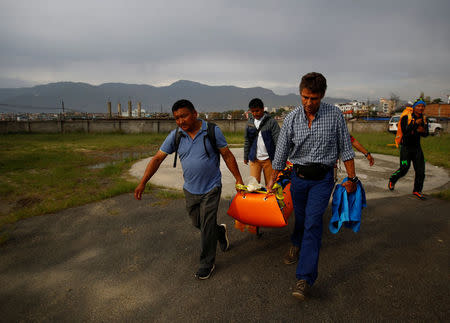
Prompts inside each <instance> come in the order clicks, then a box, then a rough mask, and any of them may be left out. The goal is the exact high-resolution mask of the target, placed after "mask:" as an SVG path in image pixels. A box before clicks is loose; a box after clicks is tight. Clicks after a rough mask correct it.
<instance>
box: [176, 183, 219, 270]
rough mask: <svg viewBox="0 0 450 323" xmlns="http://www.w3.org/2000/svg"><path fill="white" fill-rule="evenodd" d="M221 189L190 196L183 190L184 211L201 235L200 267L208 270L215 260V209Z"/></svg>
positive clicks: (216, 188)
mask: <svg viewBox="0 0 450 323" xmlns="http://www.w3.org/2000/svg"><path fill="white" fill-rule="evenodd" d="M221 192H222V187H220V186H219V187H215V188H213V189H212V190H211V191H209V192H208V193H206V194H191V193H189V192H188V191H186V190H184V196H185V198H186V210H187V212H188V214H189V217H190V218H191V220H192V225H193V226H194V227H196V228H197V229H199V230H200V233H201V252H200V267H201V268H210V267H211V266H212V265H213V264H214V261H215V259H216V247H217V237H218V230H219V229H218V228H219V227H218V225H217V209H218V208H219V201H220V193H221Z"/></svg>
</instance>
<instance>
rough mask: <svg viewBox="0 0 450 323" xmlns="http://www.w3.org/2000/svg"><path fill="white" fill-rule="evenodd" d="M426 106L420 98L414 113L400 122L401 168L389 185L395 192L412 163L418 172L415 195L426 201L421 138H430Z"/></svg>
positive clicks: (415, 179) (414, 107)
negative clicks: (423, 192)
mask: <svg viewBox="0 0 450 323" xmlns="http://www.w3.org/2000/svg"><path fill="white" fill-rule="evenodd" d="M425 106H426V103H425V101H424V100H423V99H422V98H419V99H418V100H417V101H416V102H415V103H414V104H413V108H412V112H411V113H410V114H405V115H404V116H403V117H401V119H400V121H399V127H401V134H402V136H401V141H400V145H401V147H400V168H399V169H397V170H396V171H395V172H394V173H393V174H392V175H391V177H390V178H389V183H388V188H389V189H390V190H391V191H392V190H394V186H395V183H396V182H397V181H398V180H399V179H400V178H401V177H403V176H405V175H406V173H408V170H409V167H410V166H411V162H412V163H413V165H414V171H415V172H416V176H415V178H414V189H413V195H414V196H415V197H417V198H419V199H421V200H424V199H425V197H424V196H423V194H422V188H423V181H424V179H425V158H424V156H423V152H422V147H421V146H420V137H426V136H428V123H427V121H426V118H425V116H424V114H423V112H424V110H425Z"/></svg>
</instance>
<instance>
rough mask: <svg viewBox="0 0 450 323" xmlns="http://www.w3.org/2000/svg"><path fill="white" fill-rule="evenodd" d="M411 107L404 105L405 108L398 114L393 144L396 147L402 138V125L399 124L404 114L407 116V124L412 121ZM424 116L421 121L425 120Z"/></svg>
mask: <svg viewBox="0 0 450 323" xmlns="http://www.w3.org/2000/svg"><path fill="white" fill-rule="evenodd" d="M412 115H413V108H412V107H406V108H405V110H403V112H402V114H401V115H400V119H399V120H398V124H397V134H396V135H395V146H396V147H397V148H398V145H400V143H401V142H402V138H403V132H402V126H401V122H402V118H403V117H404V116H408V123H407V124H408V125H409V124H410V123H411V121H413V117H412ZM426 120H427V119H426V117H425V116H423V121H424V123H425V122H426Z"/></svg>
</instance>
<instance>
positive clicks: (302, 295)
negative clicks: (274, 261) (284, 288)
mask: <svg viewBox="0 0 450 323" xmlns="http://www.w3.org/2000/svg"><path fill="white" fill-rule="evenodd" d="M308 289H309V285H308V283H307V282H306V280H304V279H299V280H297V283H296V284H295V287H294V290H293V291H292V296H294V297H295V298H297V299H299V300H301V301H304V300H305V299H306V294H307V292H308Z"/></svg>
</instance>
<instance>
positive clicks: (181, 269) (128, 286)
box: [0, 194, 450, 322]
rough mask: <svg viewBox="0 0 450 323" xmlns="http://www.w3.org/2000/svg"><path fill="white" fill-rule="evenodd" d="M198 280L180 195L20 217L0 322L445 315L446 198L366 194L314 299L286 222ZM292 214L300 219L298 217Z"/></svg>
mask: <svg viewBox="0 0 450 323" xmlns="http://www.w3.org/2000/svg"><path fill="white" fill-rule="evenodd" d="M227 205H228V201H222V202H221V206H220V216H219V221H220V222H224V223H226V224H227V225H228V227H229V232H230V239H231V242H232V249H231V250H230V251H229V252H226V253H222V252H221V251H220V250H218V252H217V259H216V263H217V268H216V271H215V272H214V274H213V276H212V277H211V279H209V280H206V281H197V280H195V279H194V276H193V273H194V272H195V270H196V267H197V259H198V250H199V244H200V242H199V234H198V232H196V230H195V228H193V227H192V226H191V225H190V221H189V219H188V217H187V215H186V213H185V211H184V200H183V199H175V200H162V201H161V200H157V199H156V197H155V196H154V195H152V194H147V195H145V196H144V197H143V200H142V201H140V202H138V201H135V200H134V199H133V197H132V195H131V194H126V195H121V196H118V197H115V198H112V199H109V200H106V201H102V202H98V203H93V204H89V205H85V206H82V207H77V208H73V209H68V210H65V211H63V212H59V213H57V214H53V215H46V216H41V217H35V218H31V219H27V220H24V221H21V222H19V223H17V228H16V229H15V231H14V232H13V233H12V235H11V238H10V240H9V241H8V242H6V243H5V244H4V245H2V246H0V285H1V286H2V287H1V289H0V321H5V322H11V321H21V320H24V321H128V322H129V321H158V322H166V321H238V322H239V321H245V322H247V321H250V322H256V321H292V322H298V321H301V320H305V321H350V320H351V321H380V320H390V321H394V320H395V321H398V320H401V321H445V320H446V319H448V317H450V309H449V305H448V304H449V302H448V300H449V299H450V297H449V296H450V295H449V294H450V293H449V291H450V289H449V286H450V284H449V275H448V255H449V248H448V245H449V238H450V237H449V231H448V223H449V222H448V210H449V206H450V203H449V202H446V201H441V200H437V199H432V198H431V199H429V200H427V201H419V200H416V199H414V198H412V197H410V196H400V197H396V198H383V199H378V200H370V201H369V205H368V208H367V209H365V210H364V213H363V222H362V225H361V231H360V232H359V233H357V234H355V233H353V232H351V231H350V230H348V229H341V231H340V232H339V233H338V234H337V235H332V234H331V233H329V231H328V227H327V225H328V220H329V218H330V210H328V211H327V213H326V217H325V219H324V232H325V233H324V237H323V247H322V252H321V258H320V263H319V267H320V272H319V279H318V281H317V283H316V284H315V286H314V288H313V290H312V293H311V298H310V299H309V300H308V301H306V302H304V303H299V302H298V301H297V300H296V299H294V298H293V297H291V296H290V291H291V289H292V287H293V285H294V283H295V266H286V265H284V264H283V263H282V260H281V259H282V256H283V254H284V253H285V252H286V250H287V249H288V247H289V231H290V229H291V227H292V224H293V221H291V222H290V224H289V226H288V227H285V228H280V229H268V228H264V229H262V232H263V236H262V237H261V238H260V239H258V238H256V237H255V236H253V235H251V234H248V233H242V232H240V231H237V230H236V229H234V228H233V221H232V219H231V218H230V217H228V216H227V215H225V212H226V208H227ZM291 220H293V218H291Z"/></svg>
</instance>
